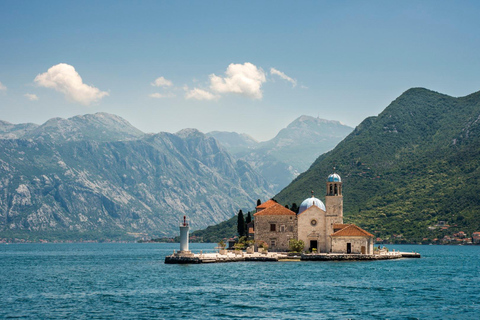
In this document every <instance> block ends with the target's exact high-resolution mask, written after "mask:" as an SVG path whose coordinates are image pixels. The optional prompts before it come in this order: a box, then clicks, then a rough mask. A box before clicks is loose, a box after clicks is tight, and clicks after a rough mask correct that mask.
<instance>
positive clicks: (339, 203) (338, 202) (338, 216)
mask: <svg viewBox="0 0 480 320" xmlns="http://www.w3.org/2000/svg"><path fill="white" fill-rule="evenodd" d="M325 207H326V209H327V216H328V217H332V218H333V219H332V223H343V195H342V179H341V178H340V176H339V175H338V174H336V173H332V174H331V175H329V176H328V178H327V194H326V196H325Z"/></svg>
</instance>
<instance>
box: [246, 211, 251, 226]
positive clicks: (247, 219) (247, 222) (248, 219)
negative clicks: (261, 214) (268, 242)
mask: <svg viewBox="0 0 480 320" xmlns="http://www.w3.org/2000/svg"><path fill="white" fill-rule="evenodd" d="M250 222H252V215H251V214H250V211H249V212H248V214H247V218H245V224H249V223H250Z"/></svg>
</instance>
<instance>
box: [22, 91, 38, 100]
mask: <svg viewBox="0 0 480 320" xmlns="http://www.w3.org/2000/svg"><path fill="white" fill-rule="evenodd" d="M24 96H25V97H26V98H27V99H28V100H30V101H37V100H38V97H37V95H36V94H33V93H25V94H24Z"/></svg>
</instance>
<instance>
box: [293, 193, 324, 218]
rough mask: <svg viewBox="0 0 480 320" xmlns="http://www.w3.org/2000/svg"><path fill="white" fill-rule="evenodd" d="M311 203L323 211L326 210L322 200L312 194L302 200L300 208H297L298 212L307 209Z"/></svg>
mask: <svg viewBox="0 0 480 320" xmlns="http://www.w3.org/2000/svg"><path fill="white" fill-rule="evenodd" d="M313 205H315V206H317V207H319V208H320V209H322V210H323V211H326V209H325V205H324V204H323V202H322V201H321V200H319V199H317V198H315V197H313V196H312V197H311V198H308V199H305V200H304V201H303V202H302V204H301V205H300V209H299V210H298V214H300V213H302V212H303V211H305V210H307V209H308V208H310V207H311V206H313Z"/></svg>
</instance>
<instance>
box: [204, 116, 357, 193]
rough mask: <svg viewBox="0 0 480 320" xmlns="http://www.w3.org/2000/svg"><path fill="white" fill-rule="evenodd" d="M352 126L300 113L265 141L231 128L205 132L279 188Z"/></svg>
mask: <svg viewBox="0 0 480 320" xmlns="http://www.w3.org/2000/svg"><path fill="white" fill-rule="evenodd" d="M352 130H353V128H351V127H349V126H346V125H344V124H342V123H340V122H338V121H332V120H324V119H320V118H314V117H309V116H301V117H299V118H298V119H296V120H295V121H293V122H292V123H290V124H289V125H288V126H287V127H286V128H284V129H282V130H280V132H279V133H278V134H277V135H276V136H275V137H274V138H273V139H271V140H268V141H265V142H256V141H255V140H253V139H252V138H251V137H249V136H247V135H243V134H238V133H234V132H211V133H208V134H207V135H209V136H212V137H214V138H215V139H217V140H219V141H220V143H221V144H222V145H223V146H224V147H225V148H226V149H227V150H228V151H229V152H231V153H232V154H233V155H234V156H235V157H236V158H237V159H242V160H245V161H247V162H248V163H249V164H250V165H251V166H252V167H253V168H255V169H257V170H258V171H259V172H260V173H261V174H262V175H263V176H264V177H265V178H266V179H267V181H269V182H270V183H271V185H272V186H273V188H274V190H276V191H277V192H278V191H280V190H281V189H282V188H283V187H285V186H286V185H287V184H288V183H290V182H291V181H292V180H293V179H294V178H295V177H297V176H298V175H299V174H300V173H301V172H303V171H305V170H307V169H308V167H309V166H310V165H311V164H312V162H313V161H314V160H315V159H316V158H317V157H318V156H319V155H321V154H322V153H324V152H327V151H328V150H331V149H332V148H333V147H335V146H336V144H337V143H338V142H340V141H341V140H342V139H343V138H344V137H346V136H347V135H348V134H349V133H350V132H352Z"/></svg>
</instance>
